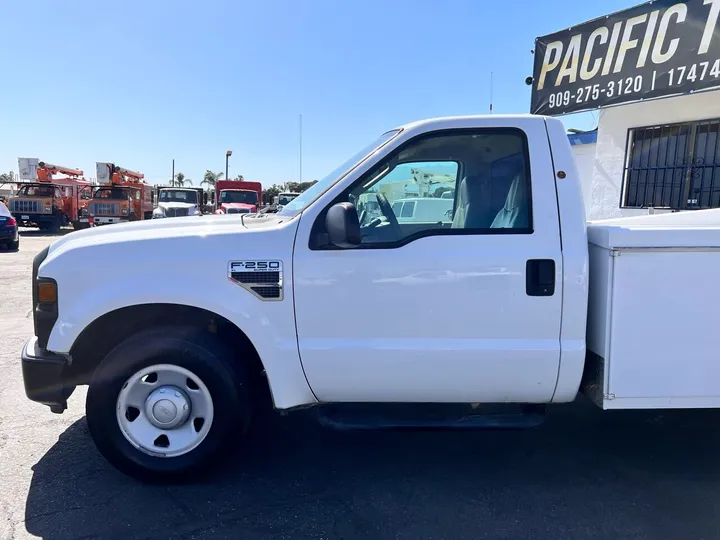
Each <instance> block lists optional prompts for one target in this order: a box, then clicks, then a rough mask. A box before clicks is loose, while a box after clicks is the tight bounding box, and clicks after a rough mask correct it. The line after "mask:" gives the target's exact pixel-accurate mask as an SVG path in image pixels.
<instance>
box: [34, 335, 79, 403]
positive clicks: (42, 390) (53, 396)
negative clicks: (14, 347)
mask: <svg viewBox="0 0 720 540" xmlns="http://www.w3.org/2000/svg"><path fill="white" fill-rule="evenodd" d="M20 358H21V363H22V373H23V382H24V384H25V395H26V396H27V397H28V399H30V400H31V401H36V402H38V403H42V404H43V405H47V406H48V407H50V410H51V411H52V412H54V413H58V414H59V413H62V412H63V411H64V410H65V409H67V399H68V398H69V397H70V395H71V394H72V393H73V391H74V390H75V387H74V386H66V384H65V378H64V375H65V373H66V370H67V367H68V363H67V360H66V359H65V358H64V357H62V356H59V355H57V354H54V353H51V352H49V351H46V350H45V349H42V348H40V346H39V345H38V342H37V338H36V337H32V338H30V339H29V340H28V341H26V342H25V345H24V346H23V350H22V354H21V357H20Z"/></svg>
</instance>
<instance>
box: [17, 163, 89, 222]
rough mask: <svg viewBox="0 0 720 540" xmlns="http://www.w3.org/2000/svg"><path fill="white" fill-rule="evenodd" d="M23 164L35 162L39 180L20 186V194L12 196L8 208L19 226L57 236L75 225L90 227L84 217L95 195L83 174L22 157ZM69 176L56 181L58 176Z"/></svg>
mask: <svg viewBox="0 0 720 540" xmlns="http://www.w3.org/2000/svg"><path fill="white" fill-rule="evenodd" d="M18 162H19V163H20V165H21V167H20V168H21V170H23V164H24V163H26V162H33V163H32V169H33V171H34V176H35V177H36V179H35V180H31V181H23V182H20V183H18V192H17V193H16V194H15V195H14V196H13V197H10V200H9V201H8V206H9V208H10V212H11V213H12V215H13V217H14V218H15V219H16V220H17V222H18V224H19V225H22V226H24V227H32V226H36V227H39V228H40V229H41V230H50V231H52V232H54V233H57V232H59V231H60V227H63V226H66V225H70V224H72V226H73V228H75V229H82V228H84V227H86V226H87V225H85V224H84V222H83V216H84V215H86V214H87V206H88V202H89V200H90V197H91V195H92V183H90V182H88V181H87V180H85V178H83V174H84V173H83V171H82V170H80V169H72V168H70V167H64V166H62V165H54V164H52V163H47V162H44V161H37V160H35V159H32V158H20V159H19V160H18ZM57 174H62V175H65V176H62V177H59V178H56V177H55V175H57Z"/></svg>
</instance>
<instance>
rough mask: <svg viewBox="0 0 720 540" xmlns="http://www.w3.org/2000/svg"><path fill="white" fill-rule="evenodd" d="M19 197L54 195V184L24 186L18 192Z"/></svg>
mask: <svg viewBox="0 0 720 540" xmlns="http://www.w3.org/2000/svg"><path fill="white" fill-rule="evenodd" d="M17 196H18V197H52V196H53V187H52V186H23V187H21V188H20V190H19V191H18V192H17Z"/></svg>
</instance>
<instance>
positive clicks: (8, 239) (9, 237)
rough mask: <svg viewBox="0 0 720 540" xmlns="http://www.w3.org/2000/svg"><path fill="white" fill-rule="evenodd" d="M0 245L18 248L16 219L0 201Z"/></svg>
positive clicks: (18, 239) (18, 237)
mask: <svg viewBox="0 0 720 540" xmlns="http://www.w3.org/2000/svg"><path fill="white" fill-rule="evenodd" d="M0 245H5V246H6V247H7V248H8V249H12V250H16V251H17V250H18V249H20V232H19V231H18V224H17V221H16V220H15V218H14V217H12V214H11V213H10V210H8V209H7V206H5V205H4V204H3V203H0Z"/></svg>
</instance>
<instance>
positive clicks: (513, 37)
mask: <svg viewBox="0 0 720 540" xmlns="http://www.w3.org/2000/svg"><path fill="white" fill-rule="evenodd" d="M636 3H638V2H627V1H620V0H603V2H579V1H577V0H543V1H542V2H539V1H535V0H514V1H513V0H504V1H489V0H444V1H442V2H440V1H437V0H363V1H360V0H342V1H338V0H302V1H301V0H282V1H281V0H263V1H257V0H256V1H253V2H248V1H245V0H242V1H241V0H235V1H232V0H229V1H220V0H218V1H205V2H198V1H196V0H195V1H188V0H173V1H169V0H152V1H149V2H148V1H144V2H141V1H138V0H124V1H123V2H90V1H86V0H68V1H65V2H58V1H57V0H25V1H23V2H4V3H3V6H2V8H1V9H0V20H2V23H3V25H2V27H3V44H4V48H3V49H2V50H0V65H1V66H2V67H3V68H4V73H3V74H4V80H3V84H2V85H0V128H1V129H0V171H7V170H9V169H13V170H15V171H16V172H17V158H18V157H19V156H21V157H37V158H40V159H41V160H45V161H50V162H53V163H57V164H62V165H66V166H71V167H79V168H82V169H84V170H85V172H86V176H94V168H95V165H94V164H95V162H96V161H113V162H115V163H117V164H118V165H121V166H123V167H126V168H130V169H135V170H140V171H142V172H144V173H145V176H146V178H147V179H148V180H149V181H150V182H153V183H155V182H158V183H159V182H165V181H167V180H169V179H170V175H171V162H172V159H173V158H174V159H175V164H176V165H175V167H176V169H175V170H176V172H183V173H184V174H185V175H186V176H188V177H189V178H191V179H193V180H194V181H195V184H197V183H198V182H199V181H200V180H201V179H202V175H203V173H204V171H205V169H208V168H210V169H213V170H215V171H222V170H224V168H225V151H226V150H232V151H233V156H232V157H231V158H230V176H235V175H236V174H243V175H244V176H245V178H246V179H248V180H258V181H260V182H262V183H263V185H270V184H273V183H282V182H284V181H297V180H298V178H299V174H300V173H299V144H298V143H299V129H298V127H299V126H298V115H299V114H302V115H303V167H302V178H303V180H313V179H317V178H320V177H322V176H324V175H325V174H326V173H327V172H328V171H330V170H331V169H333V168H334V167H335V166H336V165H338V164H339V163H341V162H342V161H343V160H345V159H346V158H347V157H348V156H350V155H351V154H352V153H353V152H355V151H357V150H358V149H360V148H361V147H362V146H364V145H365V144H367V143H368V142H370V141H371V140H372V139H374V138H375V137H376V136H378V135H379V134H380V133H381V132H383V131H385V130H387V129H389V128H392V127H394V126H396V125H399V124H402V123H405V122H409V121H412V120H417V119H421V118H426V117H433V116H442V115H452V114H481V113H485V112H487V111H488V103H489V98H490V89H489V86H490V85H489V73H490V71H493V73H494V111H495V112H498V113H512V112H528V109H529V102H530V90H529V87H527V86H525V84H524V79H525V77H527V76H528V75H530V74H531V73H532V62H533V57H532V55H531V54H530V50H531V49H532V47H533V43H534V39H535V37H537V36H540V35H544V34H547V33H550V32H553V31H556V30H560V29H563V28H566V27H568V26H572V25H575V24H577V23H580V22H582V21H585V20H588V19H591V18H594V17H597V16H600V15H604V14H607V13H611V12H613V11H617V10H619V9H624V8H626V7H630V6H632V5H634V4H636ZM593 121H594V120H593V117H592V115H590V114H584V115H575V116H572V117H568V118H567V119H566V125H567V127H576V128H581V129H588V128H592V127H594V125H593Z"/></svg>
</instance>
